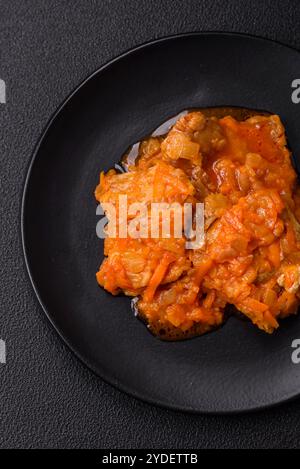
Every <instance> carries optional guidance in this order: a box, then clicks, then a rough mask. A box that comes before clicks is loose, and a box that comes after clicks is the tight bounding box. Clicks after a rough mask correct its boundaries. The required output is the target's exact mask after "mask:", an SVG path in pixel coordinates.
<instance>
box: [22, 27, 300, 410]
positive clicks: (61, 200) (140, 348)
mask: <svg viewBox="0 0 300 469" xmlns="http://www.w3.org/2000/svg"><path fill="white" fill-rule="evenodd" d="M299 70H300V55H299V53H298V52H297V51H295V50H293V49H291V48H288V47H286V46H283V45H280V44H277V43H274V42H271V41H266V40H262V39H259V38H253V37H249V36H243V35H234V34H214V33H212V34H193V35H183V36H176V37H170V38H166V39H162V40H159V41H156V42H153V43H150V44H147V45H144V46H141V47H138V48H137V49H135V50H133V51H131V52H128V53H126V54H124V55H122V56H121V57H119V58H118V59H116V60H113V61H112V62H110V63H109V64H107V65H106V66H104V67H102V68H101V69H100V70H99V71H97V72H96V73H94V74H93V75H92V76H91V77H90V78H89V79H88V80H86V81H85V82H84V83H83V84H82V85H80V86H79V88H78V89H77V90H76V91H75V92H74V93H73V94H72V95H71V96H70V97H69V98H68V99H67V100H66V102H65V103H64V104H63V105H62V107H61V108H60V110H59V111H58V112H57V113H56V115H55V116H54V117H53V118H52V120H51V122H50V124H49V125H48V127H47V129H46V131H45V132H44V134H43V136H42V138H41V141H40V143H39V145H38V147H37V149H36V152H35V155H34V158H33V161H32V164H31V166H30V170H29V174H28V177H27V182H26V186H25V191H24V199H23V211H22V235H23V245H24V252H25V257H26V261H27V266H28V270H29V273H30V278H31V281H32V283H33V286H34V289H35V292H36V294H37V296H38V298H39V301H40V303H41V305H42V307H43V309H44V311H45V312H46V314H47V316H48V317H49V319H50V321H51V322H52V324H53V325H54V326H55V328H56V329H57V331H58V332H59V334H60V335H61V336H62V337H63V338H64V340H65V341H66V342H67V344H68V345H69V346H70V347H71V349H72V350H73V351H74V352H75V353H76V355H77V356H78V357H79V358H80V359H81V360H82V361H83V362H84V363H85V364H86V365H88V366H89V367H90V368H91V369H92V370H93V371H94V372H96V373H97V374H98V375H100V376H101V377H102V378H104V379H105V380H106V381H108V382H109V383H111V384H113V385H115V386H117V387H118V388H120V389H122V390H124V391H126V392H128V393H130V394H131V395H133V396H135V397H138V398H141V399H143V400H146V401H148V402H151V403H155V404H158V405H162V406H166V407H170V408H174V409H181V410H185V411H195V412H213V413H224V412H237V411H245V410H253V409H257V408H263V407H266V406H270V405H273V404H277V403H279V402H282V401H285V400H287V399H290V398H293V397H295V396H296V395H298V394H299V393H300V365H298V366H297V365H295V364H293V363H292V360H291V354H292V351H293V349H292V348H291V344H292V341H293V340H294V339H297V338H300V316H299V317H292V318H290V319H287V320H285V321H283V322H282V323H281V327H280V329H279V330H278V331H277V332H275V333H274V334H273V335H271V336H270V335H267V334H265V333H263V332H261V331H259V330H258V329H256V328H255V327H254V326H253V325H252V324H250V323H249V322H244V321H241V320H237V319H234V318H231V319H230V320H229V321H228V322H227V324H226V325H225V326H224V327H223V328H221V329H220V330H218V331H216V332H213V333H211V334H208V335H205V336H203V337H198V338H195V339H192V340H187V341H181V342H171V343H168V342H162V341H160V340H158V339H156V338H155V337H153V336H152V335H151V334H150V333H149V332H148V330H147V328H146V327H145V326H144V324H143V323H142V322H141V321H139V320H137V319H136V318H135V317H134V315H133V313H132V311H131V308H130V300H129V299H128V298H125V297H122V296H119V297H113V296H112V295H110V294H108V293H106V292H105V291H104V290H103V289H101V288H99V287H98V285H97V283H96V280H95V273H96V271H97V270H98V267H99V265H100V262H101V260H102V256H103V243H102V241H100V240H99V239H98V238H97V236H96V224H97V221H98V220H99V217H97V216H96V202H95V200H94V196H93V191H94V189H95V186H96V184H97V183H98V178H99V172H100V170H105V171H106V170H108V169H109V168H111V167H112V166H113V165H114V163H117V162H118V161H119V160H120V157H121V155H122V154H123V153H124V151H125V150H126V149H127V147H128V146H129V145H131V144H132V143H134V142H135V141H138V140H140V139H141V138H142V137H144V136H146V135H148V134H149V133H151V131H152V130H153V129H155V128H156V127H157V126H158V125H159V124H160V123H162V122H164V121H165V120H166V119H167V118H168V117H170V116H174V115H176V114H177V113H178V112H180V111H182V110H183V109H187V108H197V107H200V108H201V107H210V106H226V105H229V106H242V107H246V108H254V109H262V110H267V111H271V112H274V113H278V114H279V115H280V116H281V118H282V120H283V123H284V125H285V126H286V130H287V135H288V137H289V142H290V146H291V148H292V150H293V152H294V155H295V156H296V157H297V155H300V133H299V111H300V104H299V105H297V104H293V102H292V99H291V95H292V91H293V89H292V87H291V83H292V81H293V80H294V79H296V78H298V76H299Z"/></svg>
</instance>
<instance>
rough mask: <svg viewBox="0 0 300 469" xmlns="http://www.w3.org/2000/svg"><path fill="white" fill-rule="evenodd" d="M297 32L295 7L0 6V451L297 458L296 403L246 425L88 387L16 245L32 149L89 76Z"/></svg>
mask: <svg viewBox="0 0 300 469" xmlns="http://www.w3.org/2000/svg"><path fill="white" fill-rule="evenodd" d="M299 24H300V3H299V2H298V1H297V0H294V1H284V2H283V1H280V0H267V1H261V0H255V1H254V0H252V1H233V0H231V1H227V0H218V1H217V0H215V1H192V0H185V1H183V0H173V1H171V0H167V1H163V0H160V1H155V0H128V1H118V0H102V1H101V0H99V1H96V0H60V1H59V0H40V1H38V0H0V78H2V79H4V80H5V81H6V83H7V89H8V93H7V104H6V105H1V106H0V200H1V204H0V215H1V229H0V337H1V338H3V339H5V340H6V342H7V350H8V355H7V365H0V447H1V448H9V447H19V448H20V447H25V448H32V447H33V448H38V447H44V448H45V447H47V448H49V447H50V448H53V447H60V448H63V447H67V448H80V447H81V448H182V449H183V448H212V447H213V448H245V447H251V448H273V447H282V448H283V447H289V448H292V447H300V401H298V402H293V403H290V404H287V405H284V406H281V407H277V408H275V409H271V410H268V411H264V412H261V413H254V414H251V415H239V416H227V417H214V416H201V415H200V416H195V415H186V414H182V413H176V412H171V411H167V410H163V409H159V408H156V407H151V406H149V405H147V404H144V403H142V402H139V401H136V400H135V399H133V398H131V397H128V396H126V395H124V394H122V393H120V392H119V391H117V390H115V389H113V388H112V387H111V386H109V385H107V384H105V383H104V382H102V381H101V379H99V378H97V377H95V376H94V375H93V374H92V373H91V372H89V370H87V369H86V368H85V367H84V366H83V365H82V364H81V363H79V362H78V361H77V359H76V358H75V357H74V356H73V355H72V353H71V352H70V351H69V350H68V349H67V348H66V347H65V346H64V344H63V343H62V341H61V340H60V338H59V337H58V336H57V335H56V333H55V332H54V330H53V329H52V327H51V325H50V324H49V323H48V321H47V319H46V317H45V316H44V314H43V312H42V310H41V308H40V306H39V304H38V301H37V299H36V298H35V295H34V293H33V291H32V288H31V285H30V283H29V280H28V276H27V273H26V270H25V266H24V261H23V256H22V249H21V238H20V207H21V195H22V188H23V184H24V178H25V174H26V170H27V167H28V164H29V161H30V158H31V154H32V151H33V148H34V146H35V144H36V142H37V139H38V137H39V135H40V134H41V131H42V129H43V127H44V126H45V124H46V122H47V121H48V119H49V117H50V116H51V114H52V113H53V112H54V110H55V109H56V108H57V106H58V105H59V104H60V102H61V101H62V100H63V99H64V98H65V97H66V95H68V94H69V93H70V92H71V91H72V90H73V89H74V88H75V87H76V86H77V85H78V84H79V83H80V82H81V81H82V80H83V79H84V78H85V77H87V76H88V75H89V74H90V73H91V72H93V71H94V70H95V69H97V68H98V67H99V66H101V65H102V64H103V63H105V62H107V61H108V60H110V59H111V58H113V57H115V56H117V55H119V54H120V53H121V52H123V51H125V50H127V49H129V48H132V47H133V46H135V45H137V44H140V43H143V42H145V41H148V40H151V39H154V38H158V37H162V36H166V35H169V34H174V33H180V32H190V31H208V30H209V31H235V32H244V33H252V34H255V35H260V36H263V37H267V38H272V39H277V40H279V41H281V42H284V43H286V44H289V45H291V46H294V47H296V48H298V49H300V28H299ZM299 75H300V70H299ZM199 359H200V358H199Z"/></svg>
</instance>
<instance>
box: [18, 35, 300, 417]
mask: <svg viewBox="0 0 300 469" xmlns="http://www.w3.org/2000/svg"><path fill="white" fill-rule="evenodd" d="M213 36H216V37H224V36H228V37H235V38H241V37H243V38H247V39H250V40H256V41H261V42H269V43H271V44H275V45H277V46H280V47H282V48H286V49H289V50H292V51H294V52H297V53H298V54H300V50H298V49H297V48H296V47H293V46H291V45H288V44H285V43H283V42H280V41H277V40H274V39H270V38H264V37H262V36H258V35H254V34H247V33H243V32H228V31H192V32H185V33H178V34H172V35H166V36H162V37H159V38H157V39H154V40H149V41H145V42H143V43H141V44H139V45H137V46H135V47H132V48H129V49H126V50H125V51H124V52H122V53H120V54H119V55H117V56H115V57H113V58H112V59H110V60H108V61H106V62H105V63H104V64H103V65H101V66H100V67H98V68H97V69H95V70H94V71H93V72H91V73H90V74H88V75H87V76H86V77H85V78H84V79H83V80H82V81H81V82H80V83H79V84H78V85H77V86H76V87H75V88H73V90H72V91H71V92H70V93H69V94H68V95H67V96H66V98H65V99H64V100H63V101H62V102H61V103H60V104H59V106H58V107H57V108H56V109H55V111H54V112H53V113H52V114H51V115H50V117H49V118H48V121H47V123H46V124H45V126H44V127H43V129H42V131H41V133H40V135H39V136H38V139H37V142H36V144H35V145H34V148H33V150H32V151H31V156H30V159H29V164H28V166H27V168H26V169H25V178H24V182H23V190H22V195H21V197H22V198H21V210H20V212H21V213H20V221H21V223H20V231H21V244H22V253H23V257H24V261H25V267H26V269H25V270H26V271H27V275H28V277H29V281H30V284H31V286H32V288H33V291H34V293H35V296H36V298H37V300H38V303H39V305H40V307H41V309H42V310H43V312H44V313H45V315H46V317H47V319H48V320H49V322H50V323H51V325H52V327H53V328H54V330H55V331H56V333H57V334H58V336H59V337H60V338H61V339H62V341H63V343H64V344H65V345H66V346H67V347H68V348H69V350H71V352H72V353H73V354H74V355H75V357H76V358H77V359H78V360H79V361H80V362H81V364H82V365H84V366H85V367H86V368H88V369H89V370H90V371H91V372H92V373H93V374H94V375H95V376H96V377H97V378H98V379H99V378H100V379H102V380H103V381H104V382H105V383H106V384H109V385H110V386H113V387H114V388H115V389H116V390H118V391H119V392H123V393H125V394H126V395H127V396H130V397H133V398H135V399H137V400H138V401H142V402H144V403H146V404H147V405H153V406H156V407H158V408H161V409H168V410H171V411H173V412H174V411H177V412H183V413H188V414H194V415H199V414H202V415H239V414H246V413H248V414H249V413H254V412H260V411H262V410H265V409H269V408H273V407H277V406H279V405H282V404H286V403H288V402H291V401H294V400H296V399H297V398H299V396H300V389H299V391H298V392H297V393H291V394H289V395H288V396H287V397H284V398H282V399H281V400H279V401H275V402H271V403H267V404H259V403H258V404H255V405H249V406H247V407H245V406H244V407H243V408H237V409H223V410H210V409H201V408H200V407H198V408H194V407H190V406H184V405H176V404H172V403H171V402H170V403H168V402H165V401H163V400H159V399H157V398H151V397H148V396H146V397H145V396H143V395H142V394H141V393H140V392H138V391H135V390H134V389H132V388H129V387H128V386H127V385H126V384H123V383H121V382H119V381H118V379H117V378H113V377H109V376H106V373H105V372H104V371H103V372H99V370H97V369H96V367H94V366H93V364H92V363H91V362H90V361H89V360H88V359H87V358H85V357H83V356H82V355H81V353H80V352H79V351H78V350H77V349H76V348H75V347H74V346H73V345H72V343H71V341H70V340H69V339H68V337H67V336H66V335H65V334H64V332H63V331H62V329H61V328H60V327H59V326H58V325H57V324H56V323H55V320H54V319H53V318H52V316H51V313H50V311H48V309H47V307H46V305H45V304H44V302H43V301H42V299H41V297H40V294H39V291H38V286H37V285H36V283H35V281H34V279H33V275H32V272H31V269H30V262H29V253H28V250H27V247H26V234H25V231H26V230H25V212H26V199H27V193H28V189H29V184H30V179H31V173H32V169H33V166H34V164H35V162H36V160H37V156H38V154H39V150H40V148H41V146H42V144H43V142H44V140H45V138H46V137H47V134H48V132H49V130H50V129H51V127H52V125H53V124H54V123H55V121H56V119H57V118H58V116H59V115H60V113H61V112H62V111H63V110H64V108H65V107H66V106H67V104H68V103H69V101H71V100H72V98H73V97H74V96H75V95H76V94H77V93H78V92H79V91H80V90H81V89H82V88H83V87H84V86H85V85H86V84H87V83H88V82H89V81H90V80H92V79H93V78H94V77H95V76H97V75H98V74H101V73H103V72H104V71H105V70H106V69H107V68H109V67H110V66H111V65H113V64H114V63H116V62H118V61H119V60H122V59H124V58H126V57H127V56H128V55H131V54H134V53H136V52H138V51H140V50H142V49H145V48H150V47H153V46H155V45H158V44H162V43H164V42H168V41H172V40H176V39H182V38H189V37H190V38H193V37H213Z"/></svg>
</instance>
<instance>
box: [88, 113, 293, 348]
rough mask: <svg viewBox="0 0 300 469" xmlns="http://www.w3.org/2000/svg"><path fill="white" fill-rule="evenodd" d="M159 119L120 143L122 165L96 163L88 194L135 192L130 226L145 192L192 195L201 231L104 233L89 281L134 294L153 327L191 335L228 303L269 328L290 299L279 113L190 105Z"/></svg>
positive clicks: (181, 199)
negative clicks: (127, 144)
mask: <svg viewBox="0 0 300 469" xmlns="http://www.w3.org/2000/svg"><path fill="white" fill-rule="evenodd" d="M161 129H162V130H161V132H154V133H153V134H152V135H151V136H150V137H148V138H146V139H144V140H143V141H141V142H139V143H138V144H136V145H134V146H133V147H132V148H131V149H130V150H129V151H128V152H127V154H126V155H125V158H124V159H123V162H122V167H123V168H124V172H120V171H118V170H116V169H111V170H109V171H108V172H107V173H106V174H104V173H103V172H102V173H101V176H100V183H99V185H98V186H97V188H96V191H95V196H96V199H97V201H98V202H99V203H101V204H103V205H105V204H106V203H111V204H113V205H114V206H116V207H117V208H119V207H118V205H120V196H126V199H127V206H128V207H129V206H130V204H136V203H142V204H144V205H145V207H146V209H145V211H144V213H143V216H140V218H139V224H140V226H141V225H142V224H143V221H144V222H145V223H146V222H147V221H148V219H149V217H150V215H151V213H152V212H151V208H150V207H151V204H155V203H164V204H166V205H167V206H170V205H171V204H174V203H175V204H177V206H178V205H179V206H182V207H183V206H184V205H185V204H191V206H192V207H196V205H197V204H198V203H203V204H204V234H205V236H204V242H203V243H202V244H201V245H199V246H198V247H197V248H189V247H187V243H186V241H187V239H186V233H185V232H184V231H183V230H182V232H181V236H175V234H171V235H170V236H169V237H163V236H162V235H161V232H159V235H158V236H156V237H153V236H151V233H150V229H148V231H147V236H139V235H138V234H137V235H136V236H135V237H132V236H129V235H128V233H127V235H125V236H124V233H123V236H120V235H119V231H118V230H117V233H115V234H114V236H112V235H109V236H108V237H107V238H106V239H105V242H104V255H105V258H104V260H103V262H102V264H101V266H100V269H99V272H98V273H97V281H98V283H99V285H101V286H102V287H103V288H105V290H107V291H108V292H110V293H111V294H113V295H117V294H119V293H124V294H125V295H128V296H131V297H134V302H133V303H134V308H135V311H136V312H137V314H138V315H139V316H140V317H141V318H143V319H144V320H145V321H146V322H147V324H148V327H149V328H150V330H151V331H152V332H153V333H154V334H156V335H157V336H159V337H161V338H163V339H169V340H170V339H178V338H185V337H186V338H187V337H192V336H195V335H201V334H203V333H206V332H208V331H211V330H212V329H215V328H217V327H219V326H221V325H222V324H223V323H224V322H225V320H226V319H227V317H228V316H229V315H231V314H234V312H239V313H240V314H239V317H243V316H244V317H246V318H249V319H250V320H251V321H252V323H253V324H255V325H256V326H257V327H258V328H259V329H261V330H263V331H265V332H267V333H272V332H273V331H274V330H275V329H277V328H278V327H279V322H280V319H283V318H285V317H287V316H289V315H291V314H295V313H296V312H297V308H298V305H299V300H300V188H299V185H298V183H297V176H296V172H295V170H294V168H293V165H292V162H291V153H290V151H289V149H288V147H287V142H286V137H285V130H284V127H283V124H282V122H281V120H280V118H279V116H278V115H271V114H267V113H258V112H253V111H252V112H251V111H247V110H240V109H235V108H219V109H218V108H217V109H206V110H202V111H198V110H195V111H189V112H183V113H181V114H180V115H179V117H178V119H176V120H175V121H174V120H173V122H172V125H171V126H169V128H166V125H165V126H163V127H162V128H161ZM117 213H118V215H117V217H119V218H118V223H119V226H123V228H124V223H125V222H124V220H123V219H121V217H120V211H118V210H117ZM126 215H127V216H128V219H126V223H129V221H130V220H132V218H133V215H132V213H130V211H129V209H128V211H127V213H126ZM160 223H163V219H160ZM122 224H123V225H122ZM171 224H172V219H171ZM146 225H147V223H146ZM108 227H109V224H108ZM123 228H122V229H123ZM233 307H234V308H233Z"/></svg>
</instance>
